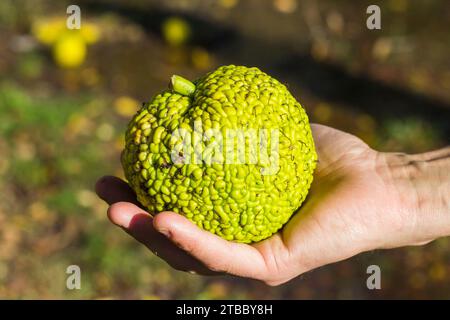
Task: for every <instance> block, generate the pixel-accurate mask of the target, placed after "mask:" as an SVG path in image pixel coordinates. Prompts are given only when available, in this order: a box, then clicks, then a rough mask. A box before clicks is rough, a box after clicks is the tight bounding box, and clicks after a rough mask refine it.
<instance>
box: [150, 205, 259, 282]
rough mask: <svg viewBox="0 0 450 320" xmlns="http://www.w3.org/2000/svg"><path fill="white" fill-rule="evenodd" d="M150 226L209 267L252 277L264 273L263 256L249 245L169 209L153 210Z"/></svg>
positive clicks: (218, 270) (256, 277)
mask: <svg viewBox="0 0 450 320" xmlns="http://www.w3.org/2000/svg"><path fill="white" fill-rule="evenodd" d="M153 226H154V227H155V229H156V230H158V231H159V232H161V233H163V234H164V235H166V236H167V237H168V238H169V239H170V240H172V241H173V243H175V244H176V245H177V246H178V247H180V248H182V249H183V250H185V251H186V252H188V253H189V254H190V255H192V256H193V257H195V258H197V259H198V260H200V261H201V262H203V264H204V265H205V266H207V267H208V268H209V269H211V270H213V271H217V272H226V273H229V274H233V275H237V276H241V277H249V278H254V279H262V278H264V276H265V273H266V265H265V261H264V258H263V256H262V255H261V254H260V252H259V251H258V250H257V249H256V248H254V247H252V246H249V245H246V244H241V243H234V242H230V241H226V240H224V239H222V238H220V237H218V236H216V235H214V234H212V233H210V232H208V231H204V230H202V229H200V228H198V227H197V226H196V225H194V224H193V223H192V222H190V221H189V220H188V219H186V218H185V217H183V216H181V215H179V214H177V213H173V212H162V213H159V214H157V215H156V216H155V217H154V218H153Z"/></svg>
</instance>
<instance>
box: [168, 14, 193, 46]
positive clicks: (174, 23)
mask: <svg viewBox="0 0 450 320" xmlns="http://www.w3.org/2000/svg"><path fill="white" fill-rule="evenodd" d="M162 35H163V37H164V39H165V40H166V42H167V43H168V44H170V45H172V46H179V45H182V44H184V43H186V42H187V41H188V39H189V37H190V36H191V27H190V26H189V24H188V23H187V22H186V21H185V20H184V19H181V18H178V17H170V18H168V19H166V20H165V21H164V22H163V24H162Z"/></svg>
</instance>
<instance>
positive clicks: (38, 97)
mask: <svg viewBox="0 0 450 320" xmlns="http://www.w3.org/2000/svg"><path fill="white" fill-rule="evenodd" d="M69 4H73V3H71V2H66V1H47V0H34V1H24V0H2V1H0V37H1V41H0V298H8V299H10V298H44V299H47V298H57V299H60V298H63V299H72V298H100V299H108V298H125V299H128V298H139V299H180V298H187V299H225V298H226V299H228V298H230V299H240V298H249V299H253V298H257V299H270V298H272V299H307V298H325V299H328V298H342V299H343V298H357V299H359V298H368V299H379V298H450V239H440V240H438V241H435V242H433V243H431V244H429V245H427V246H424V247H417V248H403V249H397V250H390V251H379V252H369V253H366V254H362V255H359V256H357V257H354V258H352V259H350V260H347V261H344V262H341V263H337V264H334V265H332V266H326V267H323V268H321V269H319V270H315V271H313V272H310V273H308V274H305V275H303V276H301V277H300V278H297V279H295V280H293V281H291V282H289V283H288V284H285V285H283V286H279V287H275V288H272V287H267V286H265V285H263V284H261V283H259V282H256V281H252V280H246V279H238V278H232V277H215V278H207V277H201V276H194V275H190V274H185V273H181V272H178V271H175V270H172V269H171V268H170V267H169V266H168V265H166V264H165V262H163V261H161V260H160V259H159V258H158V257H155V256H153V255H152V254H151V253H150V252H148V251H147V250H146V249H145V248H144V247H143V246H141V245H139V244H138V243H137V242H135V241H134V240H132V239H131V238H129V237H128V235H126V234H125V233H124V232H122V231H121V230H120V229H118V228H116V227H114V226H112V225H111V224H110V223H109V222H108V221H107V219H106V215H105V213H106V209H107V207H106V205H105V204H104V203H103V202H102V201H100V200H99V199H98V198H97V197H96V195H95V194H94V192H93V186H94V183H95V181H96V179H97V178H98V177H100V176H102V175H104V174H115V175H118V176H121V177H122V176H123V174H122V170H121V167H120V163H119V154H120V152H121V150H122V148H123V132H124V130H125V127H126V124H127V122H128V121H129V119H130V118H131V116H132V115H133V114H134V113H135V112H136V111H137V108H138V107H139V106H140V104H141V103H142V102H143V101H148V100H149V99H150V98H151V97H152V96H153V95H154V94H155V93H157V92H159V91H160V90H162V89H164V88H166V87H167V83H168V80H169V77H170V76H171V75H172V74H174V73H176V74H180V75H183V76H185V77H187V78H190V79H195V78H197V77H199V76H201V75H203V74H204V73H205V72H207V71H210V70H213V69H214V68H216V67H217V66H220V65H224V64H243V65H248V66H257V67H259V68H261V69H262V70H263V71H265V72H267V73H269V74H271V75H273V76H274V77H276V78H278V79H279V80H280V81H282V82H283V83H285V84H287V85H288V87H289V89H290V90H291V91H292V92H293V94H294V95H295V96H296V97H297V98H298V99H299V101H300V102H301V103H302V105H303V106H304V107H305V108H306V110H307V112H308V114H309V116H310V119H311V121H313V122H319V123H323V124H326V125H330V126H333V127H336V128H339V129H342V130H345V131H348V132H351V133H353V134H356V135H358V136H359V137H361V138H362V139H363V140H364V141H366V142H367V143H368V144H369V145H370V146H372V147H374V148H377V149H380V150H384V151H403V152H410V153H417V152H423V151H427V150H431V149H435V148H438V147H441V146H444V145H446V144H448V143H449V141H450V139H449V137H450V60H449V56H450V44H449V38H448V36H449V35H448V21H450V2H448V1H445V0H441V1H439V0H429V1H419V0H412V1H408V0H386V1H378V3H375V2H373V1H358V2H357V3H355V1H350V0H345V1H344V0H339V1H331V0H326V1H314V0H302V1H300V0H299V1H297V0H217V1H213V0H170V1H156V0H151V1H137V0H126V1H125V0H124V1H120V0H109V1H107V0H103V1H94V0H92V1H90V0H78V1H77V2H76V4H77V5H79V6H80V8H81V29H80V30H69V29H67V28H66V26H65V23H66V18H67V17H68V15H67V14H66V8H67V6H68V5H69ZM370 4H378V5H379V6H380V8H381V23H382V29H381V30H373V31H371V30H368V29H367V28H366V19H367V17H368V15H367V14H366V8H367V7H368V6H369V5H370ZM71 264H76V265H79V266H80V268H81V285H82V289H81V290H73V291H70V290H67V289H66V285H65V284H66V273H65V271H66V268H67V266H69V265H71ZM371 264H377V265H379V266H380V267H381V270H382V283H381V285H382V290H373V291H370V290H368V289H367V288H366V279H367V277H368V275H367V274H366V268H367V266H369V265H371Z"/></svg>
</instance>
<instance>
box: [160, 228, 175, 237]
mask: <svg viewBox="0 0 450 320" xmlns="http://www.w3.org/2000/svg"><path fill="white" fill-rule="evenodd" d="M158 232H159V233H162V234H163V235H165V236H166V237H167V238H169V239H170V238H171V237H172V234H171V233H170V231H169V230H168V229H158Z"/></svg>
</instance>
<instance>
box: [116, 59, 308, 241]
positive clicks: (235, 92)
mask: <svg viewBox="0 0 450 320" xmlns="http://www.w3.org/2000/svg"><path fill="white" fill-rule="evenodd" d="M316 160H317V155H316V152H315V149H314V141H313V138H312V135H311V129H310V126H309V121H308V117H307V115H306V112H305V110H304V109H303V108H302V106H301V105H300V103H299V102H297V101H296V99H295V98H294V97H293V96H292V95H291V93H290V92H289V91H288V89H287V88H286V86H285V85H283V84H282V83H280V82H279V81H278V80H276V79H274V78H272V77H271V76H269V75H267V74H266V73H264V72H262V71H260V70H259V69H258V68H254V67H253V68H248V67H244V66H234V65H229V66H222V67H220V68H218V69H217V70H215V71H213V72H210V73H208V74H207V75H206V76H204V77H202V78H200V79H198V80H196V81H193V82H191V81H189V80H187V79H185V78H183V77H180V76H172V78H171V85H170V88H169V89H167V90H165V91H163V92H161V93H160V94H158V95H156V96H155V97H154V98H153V99H152V100H151V101H149V102H148V103H144V104H143V106H142V109H141V110H140V111H139V112H138V113H137V114H136V115H135V116H134V118H133V119H132V120H131V122H130V124H129V126H128V129H127V132H126V145H125V149H124V152H123V153H122V165H123V168H124V171H125V176H126V178H127V180H128V182H129V184H130V186H131V187H132V188H133V190H134V191H135V192H136V194H137V198H138V200H139V202H140V203H141V204H142V205H143V206H144V207H146V208H147V209H148V211H149V212H150V213H151V214H153V215H154V214H157V213H158V212H161V211H174V212H177V213H180V214H182V215H184V216H186V217H187V218H188V219H190V220H191V221H193V222H194V223H195V224H196V225H198V226H199V227H201V228H203V229H205V230H208V231H210V232H212V233H214V234H217V235H219V236H220V237H222V238H224V239H227V240H231V241H237V242H243V243H252V242H257V241H260V240H263V239H266V238H268V237H270V236H271V235H272V234H274V233H275V232H277V231H278V230H280V229H281V228H282V226H283V225H284V224H285V223H286V222H287V221H288V220H289V218H290V217H291V216H292V215H293V214H294V213H295V212H296V211H297V210H298V208H299V207H300V206H301V204H302V203H303V201H304V200H305V198H306V195H307V193H308V190H309V187H310V185H311V182H312V180H313V171H314V169H315V166H316Z"/></svg>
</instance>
